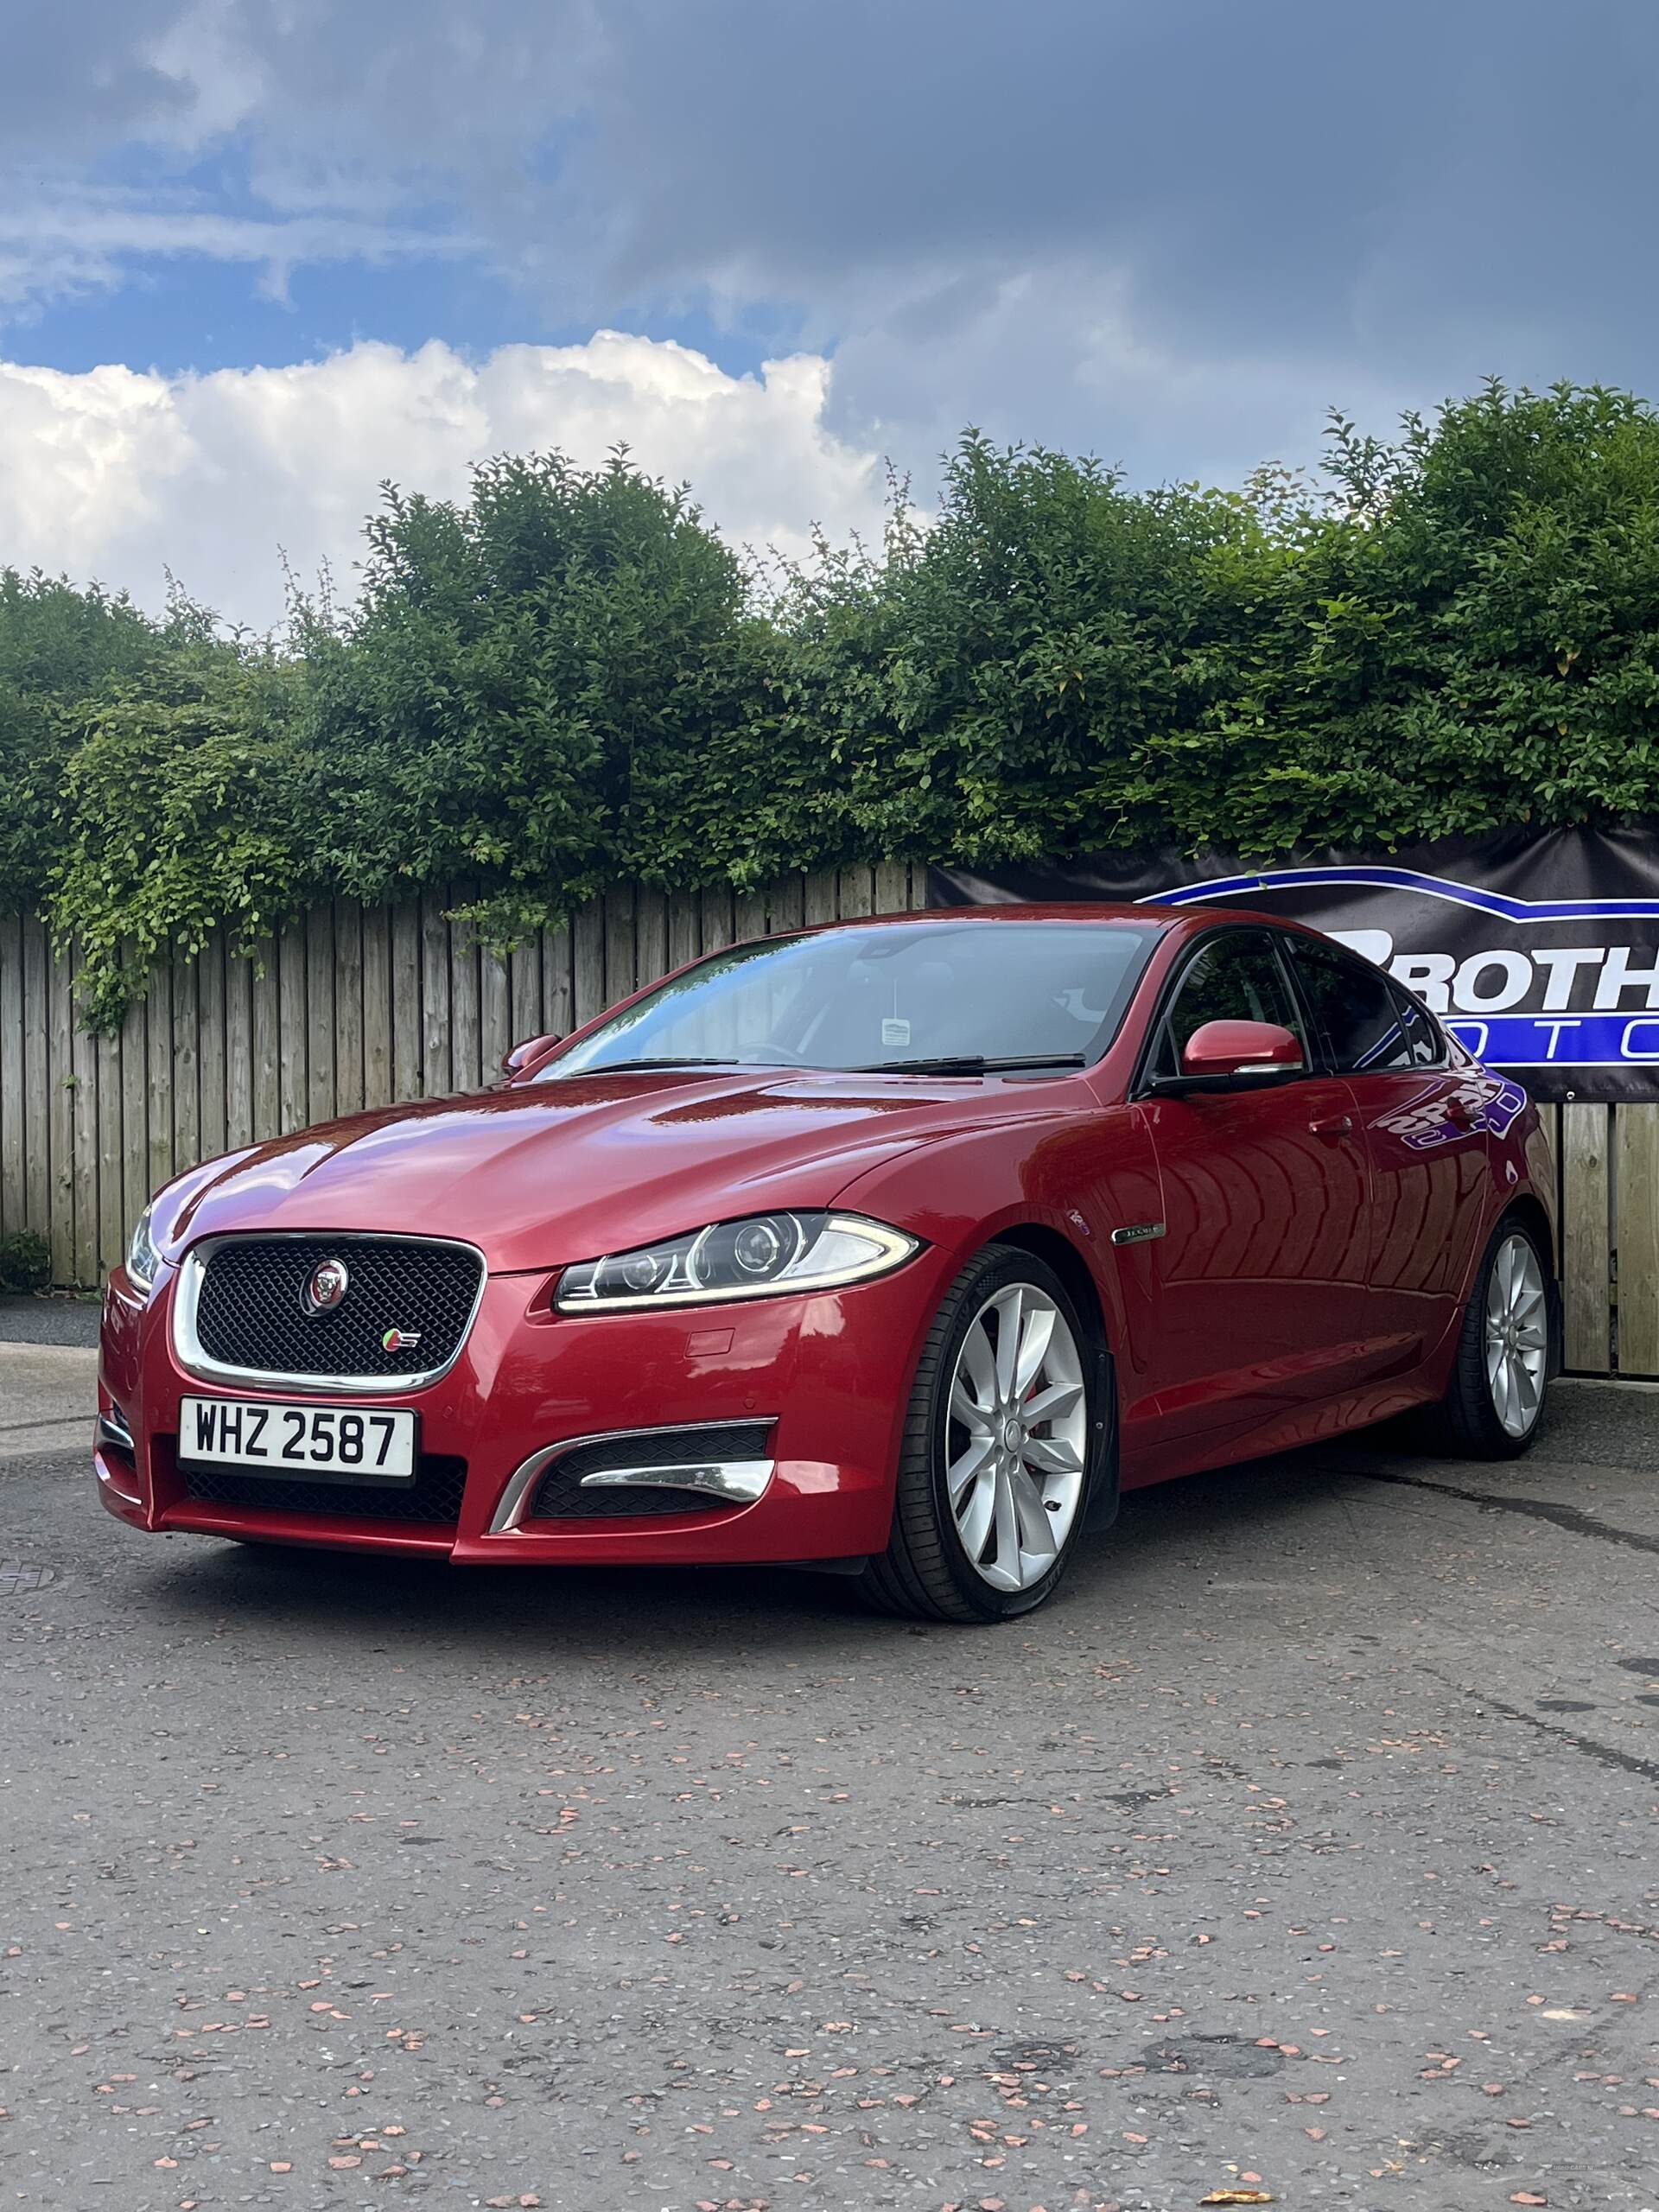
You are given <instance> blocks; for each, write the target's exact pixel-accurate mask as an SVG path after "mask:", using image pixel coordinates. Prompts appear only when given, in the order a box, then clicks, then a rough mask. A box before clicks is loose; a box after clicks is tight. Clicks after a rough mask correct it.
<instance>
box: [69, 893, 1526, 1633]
mask: <svg viewBox="0 0 1659 2212" xmlns="http://www.w3.org/2000/svg"><path fill="white" fill-rule="evenodd" d="M1554 1259H1555V1228H1554V1214H1553V1198H1552V1195H1551V1174H1550V1166H1549V1155H1548V1147H1547V1145H1546V1142H1545V1139H1544V1136H1543V1134H1542V1131H1541V1126H1540V1123H1539V1120H1538V1116H1537V1114H1536V1111H1535V1109H1534V1108H1533V1107H1532V1106H1531V1105H1530V1104H1529V1101H1528V1099H1527V1097H1526V1095H1525V1093H1524V1092H1523V1091H1522V1090H1521V1089H1520V1088H1519V1086H1518V1085H1516V1084H1515V1083H1513V1082H1511V1081H1509V1080H1507V1079H1505V1078H1504V1077H1503V1076H1501V1075H1499V1074H1496V1073H1493V1072H1491V1071H1488V1070H1486V1069H1485V1068H1484V1067H1483V1066H1481V1065H1479V1064H1478V1062H1477V1061H1476V1060H1474V1059H1473V1058H1471V1056H1470V1054H1469V1053H1468V1052H1466V1051H1465V1049H1464V1048H1463V1046H1461V1045H1460V1044H1459V1043H1458V1041H1457V1040H1456V1039H1454V1038H1452V1036H1450V1035H1449V1034H1448V1033H1446V1031H1445V1030H1444V1029H1443V1028H1442V1027H1440V1024H1439V1023H1438V1022H1437V1021H1436V1020H1435V1019H1434V1017H1433V1014H1431V1013H1429V1012H1428V1011H1427V1009H1426V1008H1425V1007H1423V1006H1422V1005H1421V1004H1420V1003H1419V1001H1417V1000H1416V999H1415V998H1414V997H1413V996H1411V995H1409V994H1408V992H1406V991H1405V990H1404V989H1403V988H1401V987H1400V986H1399V985H1397V984H1396V983H1395V982H1393V981H1392V980H1391V979H1390V978H1389V976H1386V975H1384V974H1383V973H1382V972H1381V971H1380V970H1379V969H1376V968H1373V967H1371V966H1370V965H1369V964H1368V963H1366V962H1364V961H1363V960H1362V959H1360V958H1359V957H1357V956H1356V955H1355V954H1353V953H1351V952H1350V951H1349V950H1345V949H1344V948H1343V947H1342V946H1340V945H1338V944H1334V943H1332V941H1331V940H1329V939H1327V938H1322V937H1319V936H1318V935H1316V934H1314V933H1313V932H1312V931H1307V930H1306V929H1303V928H1300V927H1298V926H1297V925H1294V924H1290V923H1287V922H1283V921H1279V920H1274V919H1272V918H1268V917H1265V916H1251V915H1248V914H1241V913H1239V912H1236V911H1228V912H1203V911H1197V912H1195V911H1192V910H1190V909H1182V910H1178V911H1173V912H1163V911H1160V910H1156V909H1148V908H1146V907H1140V906H1133V907H1112V906H1046V907H1024V908H1018V907H1007V906H1003V907H995V906H993V907H987V908H982V909H973V910H962V911H957V910H943V911H934V912H925V913H916V914H908V915H898V916H893V917H891V918H880V919H871V920H861V921H856V922H846V923H842V924H838V925H830V926H829V927H826V928H823V929H818V930H805V931H798V932H796V933H794V934H792V935H788V936H782V937H773V938H764V939H760V940H757V941H755V942H753V943H748V944H738V945H734V946H731V947H728V948H726V949H723V950H719V951H716V952H713V953H710V954H709V955H708V956H707V957H704V958H702V959H701V960H698V961H696V962H694V963H691V964H690V966H688V967H686V968H684V969H681V970H680V971H679V972H678V973H677V974H676V975H673V976H669V977H668V978H667V979H666V981H664V982H658V983H654V984H652V985H651V986H650V987H649V988H645V989H644V990H641V991H640V992H639V993H637V994H636V995H634V996H633V997H632V998H630V999H627V1000H626V1001H623V1002H622V1003H620V1005H618V1006H616V1007H613V1009H611V1010H610V1011H609V1012H607V1013H606V1014H603V1015H601V1017H599V1018H598V1019H597V1020H594V1021H592V1022H590V1023H588V1025H587V1026H586V1027H583V1028H582V1029H580V1030H579V1031H577V1032H576V1033H575V1034H573V1035H571V1036H570V1037H569V1038H565V1039H557V1038H552V1037H541V1038H536V1039H530V1040H527V1041H526V1042H525V1043H524V1044H523V1045H521V1046H518V1047H517V1048H516V1049H515V1050H514V1052H512V1053H511V1054H509V1056H508V1058H507V1061H506V1063H505V1073H504V1080H503V1082H502V1083H501V1084H499V1086H498V1087H496V1088H495V1089H493V1090H488V1091H485V1092H482V1093H480V1094H477V1095H469V1096H456V1097H448V1098H437V1099H427V1100H423V1101H421V1102H419V1103H414V1104H409V1105H402V1106H396V1107H391V1108H389V1109H384V1110H379V1111H375V1112H370V1113H365V1114H359V1115H357V1116H353V1117H352V1118H350V1119H349V1120H344V1121H340V1122H333V1123H329V1124H327V1125H324V1126H321V1127H319V1128H308V1129H306V1130H304V1131H302V1132H300V1133H298V1134H296V1135H289V1136H285V1137H283V1138H281V1139H279V1140H277V1141H274V1142H270V1143H265V1144H262V1145H258V1146H256V1147H252V1148H251V1149H248V1150H245V1151H241V1152H237V1153H232V1154H229V1155H228V1156H227V1157H226V1158H223V1159H219V1160H213V1161H209V1162H207V1163H205V1164H204V1165H202V1166H197V1167H194V1168H192V1169H191V1170H190V1171H189V1172H188V1173H186V1174H183V1175H181V1176H180V1177H178V1178H177V1179H176V1180H175V1181H173V1182H172V1183H170V1184H168V1185H167V1186H166V1187H165V1188H164V1189H163V1190H162V1191H161V1192H159V1193H158V1194H157V1196H156V1198H155V1199H154V1200H153V1201H152V1202H151V1204H150V1205H149V1209H148V1210H147V1211H146V1212H145V1213H144V1215H143V1218H142V1219H141V1220H140V1221H139V1222H138V1224H137V1226H136V1228H135V1230H134V1232H133V1236H132V1240H131V1248H130V1252H129V1254H128V1256H127V1259H126V1262H125V1264H124V1266H123V1267H121V1268H118V1269H116V1270H115V1272H114V1274H113V1275H112V1277H111V1281H110V1284H109V1287H108V1293H107V1296H106V1300H105V1316H104V1328H103V1348H102V1355H101V1363H100V1376H99V1415H98V1424H97V1436H96V1442H95V1464H96V1471H97V1478H98V1488H99V1495H100V1496H101V1497H102V1499H103V1501H104V1503H105V1505H106V1506H107V1507H108V1508H109V1510H111V1512H112V1513H114V1514H116V1515H117V1516H118V1517H119V1518H120V1519H122V1520H123V1521H125V1522H128V1523H130V1525H131V1526H132V1527H133V1528H135V1529H144V1530H149V1531H152V1532H154V1531H163V1532H174V1531H187V1530H188V1531H192V1532H194V1533H198V1534H200V1535H208V1536H219V1537H231V1538H237V1539H240V1540H243V1541H257V1542H261V1543H282V1544H293V1545H307V1544H308V1545H321V1546H327V1547H331V1548H337V1549H347V1550H353V1551H357V1552H361V1553H365V1554H375V1553H379V1554H422V1555H426V1556H429V1557H433V1558H436V1559H441V1560H448V1561H453V1562H454V1563H455V1564H457V1565H464V1566H470V1567H481V1566H487V1565H490V1564H508V1565H517V1566H524V1565H545V1566H548V1567H581V1566H593V1565H600V1564H606V1565H617V1564H627V1565H642V1564H658V1565H676V1566H686V1565H691V1564H696V1563H699V1562H702V1563H715V1562H718V1563H723V1564H728V1565H729V1564H733V1563H741V1562H747V1561H755V1562H771V1563H774V1564H779V1563H781V1564H789V1565H793V1566H800V1567H814V1568H818V1569H823V1570H828V1571H830V1572H835V1573H842V1574H845V1575H848V1576H851V1577H853V1578H855V1580H856V1582H857V1584H858V1586H859V1587H860V1588H861V1591H862V1592H864V1593H865V1594H866V1595H867V1596H868V1598H869V1599H871V1601H872V1602H874V1604H876V1605H879V1606H880V1607H883V1608H886V1609H888V1610H892V1611H900V1612H904V1613H908V1614H912V1615H916V1616H919V1617H922V1618H931V1619H944V1620H950V1621H960V1622H979V1621H995V1620H1000V1619H1004V1618H1010V1617H1013V1616H1016V1615H1019V1614H1021V1613H1023V1612H1026V1611H1028V1610H1029V1609H1030V1608H1032V1607H1033V1606H1035V1605H1039V1604H1040V1603H1042V1601H1043V1600H1044V1599H1046V1598H1048V1597H1049V1596H1050V1595H1051V1594H1052V1592H1053V1591H1054V1589H1055V1588H1056V1586H1057V1585H1058V1583H1059V1581H1060V1580H1061V1577H1062V1576H1063V1574H1064V1573H1065V1569H1066V1566H1067V1563H1068V1561H1069V1560H1071V1558H1072V1556H1073V1555H1074V1554H1075V1553H1076V1551H1077V1548H1078V1546H1079V1545H1080V1544H1081V1543H1083V1542H1084V1541H1086V1540H1087V1539H1088V1538H1089V1537H1090V1535H1093V1534H1094V1533H1096V1532H1097V1531H1101V1530H1103V1529H1107V1528H1108V1527H1109V1524H1110V1523H1111V1522H1112V1520H1113V1518H1114V1516H1116V1511H1117V1506H1118V1500H1119V1498H1120V1497H1121V1495H1122V1492H1123V1491H1126V1490H1130V1489H1135V1488H1136V1487H1139V1486H1141V1485H1142V1484H1149V1483H1155V1482H1160V1481H1163V1480H1166V1478H1170V1477H1173V1476H1178V1475H1184V1474H1187V1473H1191V1472H1192V1471H1195V1470H1198V1469H1201V1468H1206V1467H1212V1466H1216V1465H1220V1464H1222V1463H1224V1462H1229V1461H1234V1460H1240V1459H1249V1458H1252V1457H1255V1456H1257V1455H1260V1454H1262V1453H1264V1452H1277V1451H1280V1450H1282V1449H1284V1448H1286V1447H1287V1446H1294V1445H1297V1444H1301V1443H1305V1442H1307V1441H1309V1440H1313V1439H1316V1438H1317V1439H1325V1438H1329V1437H1332V1436H1333V1435H1335V1434H1337V1433H1339V1432H1342V1431H1345V1430H1350V1429H1355V1428H1358V1427H1363V1425H1365V1424H1367V1423H1370V1422H1375V1421H1383V1420H1385V1419H1387V1418H1389V1417H1390V1416H1392V1415H1395V1414H1400V1413H1403V1412H1405V1411H1407V1410H1408V1409H1409V1408H1424V1409H1427V1410H1428V1412H1429V1416H1430V1418H1431V1420H1433V1421H1435V1422H1437V1423H1438V1425H1439V1428H1440V1435H1441V1438H1442V1440H1443V1442H1444V1445H1445V1446H1446V1448H1447V1449H1448V1450H1455V1451H1458V1452H1467V1453H1471V1454H1479V1455H1485V1456H1490V1457H1507V1456H1510V1455H1511V1454H1514V1453H1517V1452H1522V1451H1524V1450H1525V1449H1526V1447H1527V1446H1528V1445H1529V1443H1530V1441H1531V1440H1532V1439H1533V1436H1534V1435H1535V1432H1536V1428H1537V1425H1538V1421H1539V1419H1540V1415H1541V1409H1542V1406H1543V1402H1544V1394H1545V1389H1546V1385H1547V1383H1548V1378H1549V1376H1550V1375H1551V1374H1552V1373H1553V1371H1554V1367H1555V1364H1556V1344H1557V1338H1558V1331H1557V1327H1556V1324H1555V1309H1556V1300H1555V1298H1554V1274H1555V1266H1554Z"/></svg>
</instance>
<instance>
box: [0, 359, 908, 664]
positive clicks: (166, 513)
mask: <svg viewBox="0 0 1659 2212" xmlns="http://www.w3.org/2000/svg"><path fill="white" fill-rule="evenodd" d="M828 397H829V364H828V363H827V362H826V361H824V360H823V359H820V358H818V357H817V356H813V355H800V356H797V357H796V358H794V359H790V360H784V361H770V362H768V363H766V365H765V366H764V368H763V369H762V371H761V372H760V375H759V376H758V377H732V376H728V375H727V374H726V373H725V372H723V371H722V370H721V369H719V368H717V367H716V366H715V364H714V363H713V362H712V361H709V360H708V359H705V358H704V356H703V355H702V354H701V353H694V352H692V351H690V349H689V348H688V347H685V346H677V345H671V344H663V343H658V342H657V341H655V340H651V339H648V338H636V337H630V336H627V335H626V334H622V333H620V332H616V331H601V332H599V333H598V334H596V335H595V336H594V338H592V339H590V340H588V343H587V344H586V345H582V346H503V347H502V348H501V349H500V350H499V352H497V353H493V354H491V355H490V356H489V357H488V358H487V359H485V360H483V361H482V362H480V363H479V364H476V365H474V364H472V363H469V362H467V360H465V359H462V358H461V355H459V354H458V353H454V352H453V351H451V349H450V348H449V347H448V346H443V345H440V344H437V343H435V342H434V343H432V344H430V345H427V346H423V347H422V348H421V349H420V351H419V352H418V353H412V354H405V353H400V352H399V351H398V350H397V348H396V347H395V346H384V345H368V344H365V345H359V346H353V348H352V349H351V351H350V352H348V353H336V354H333V355H331V356H329V357H328V358H327V359H324V360H321V361H316V362H313V363H308V364H305V365H300V366H297V367H292V368H254V369H226V370H220V371H218V372H214V373H213V374H211V375H206V376H179V377H165V376H162V375H158V374H155V373H151V374H148V375H145V374H140V373H138V372H135V371H133V370H131V369H127V368H122V367H105V368H98V369H93V370H91V371H89V372H86V373H84V374H79V375H72V374H69V373H67V372H63V371H60V370H56V369H47V368H33V367H28V366H24V365H20V364H16V363H4V362H0V562H4V563H10V564H12V565H14V566H17V567H23V568H29V567H36V566H38V567H41V568H43V569H48V571H54V572H56V571H60V570H61V571H64V572H67V574H68V575H72V576H75V577H79V578H86V577H91V576H97V577H99V579H100V580H101V581H103V582H105V583H106V584H109V585H111V586H115V587H125V588H128V589H130V591H131V592H132V594H133V595H134V597H135V598H137V600H139V601H141V602H142V603H143V605H145V606H148V607H159V606H160V605H161V604H162V600H163V597H164V593H165V580H164V575H163V570H164V569H172V570H173V572H174V573H175V575H177V576H178V578H179V579H180V581H181V582H182V583H183V585H184V586H185V588H187V589H188V591H190V592H191V593H192V594H194V595H195V596H197V597H199V598H201V599H205V600H207V601H208V602H209V603H210V604H211V605H213V606H214V607H217V608H218V609H219V612H220V613H222V614H224V615H225V616H226V618H227V619H229V620H233V621H241V622H246V623H250V624H252V625H253V626H255V627H257V628H264V627H267V626H270V625H271V624H273V623H275V622H276V621H277V620H279V618H280V616H281V613H282V611H283V579H282V572H281V567H280V563H279V560H278V551H277V549H278V548H279V547H280V548H282V550H283V551H284V552H285V553H286V555H287V556H288V559H289V562H290V563H291V564H292V565H293V567H294V569H296V571H297V572H298V574H299V575H301V576H302V577H305V578H308V577H310V576H312V575H315V571H316V569H317V568H318V566H319V564H320V563H322V562H325V561H326V562H327V563H328V564H329V565H330V566H331V567H332V568H333V569H334V573H335V576H336V580H337V583H338V584H339V586H340V588H341V589H342V590H346V591H348V590H349V589H350V588H351V587H352V583H353V563H354V562H355V561H356V560H357V558H358V557H359V552H360V550H361V537H360V532H361V526H362V522H363V518H364V517H365V514H367V513H368V512H369V511H370V510H371V509H372V507H373V505H375V503H376V498H377V490H378V486H379V484H380V483H381V482H382V481H383V480H385V479H387V478H391V480H394V481H396V482H397V483H399V484H401V485H402V486H404V487H405V488H406V489H409V490H411V491H419V492H424V493H429V494H432V495H434V496H437V497H444V498H463V497H465V495H466V492H467V480H468V477H467V472H468V468H469V466H470V465H471V464H472V463H473V462H474V461H480V460H483V459H485V458H486V457H487V456H488V455H490V454H495V453H504V452H508V453H511V452H527V451H530V450H531V449H532V448H539V447H547V446H557V447H559V448H562V449H563V451H565V452H566V453H568V454H570V455H571V456H572V457H573V458H574V459H575V461H578V462H580V463H582V464H583V465H586V466H592V465H594V464H595V463H597V462H599V461H602V460H603V458H604V456H605V454H606V453H607V451H608V450H609V448H611V447H612V446H613V445H615V444H617V443H618V442H626V443H627V445H628V446H629V447H630V448H632V452H633V454H634V457H635V459H636V460H637V461H639V464H640V466H641V467H645V468H646V469H647V470H649V471H650V472H651V473H652V474H658V475H663V476H666V477H668V478H670V479H671V480H680V479H681V478H688V479H690V482H691V483H692V485H693V487H694V489H695V491H696V495H697V497H698V499H700V500H701V502H702V505H703V506H704V508H705V510H706V512H708V514H709V518H710V519H711V520H713V521H714V522H715V523H717V524H719V525H720V526H721V529H722V530H723V531H724V532H725V534H726V535H727V536H728V537H729V538H731V539H734V540H735V541H739V542H741V543H747V544H750V545H753V546H755V547H757V548H764V547H766V546H768V545H776V546H778V547H779V548H780V549H782V550H785V551H789V552H794V553H804V551H806V550H807V549H808V532H809V530H810V525H811V524H813V523H815V522H817V523H821V524H823V526H824V527H825V528H826V529H827V530H828V531H829V533H830V535H831V536H832V537H840V536H843V535H844V534H845V533H846V532H847V531H850V530H861V531H879V529H880V518H881V510H882V504H883V494H884V481H883V474H882V469H881V465H880V459H879V457H878V456H877V455H876V454H874V453H872V452H868V451H863V450H861V449H859V448H856V447H855V446H853V445H851V444H849V443H848V442H845V441H844V440H842V439H841V438H838V437H836V435H833V434H832V433H831V432H830V431H829V429H827V428H826V427H825V422H824V416H825V410H826V405H827V402H828Z"/></svg>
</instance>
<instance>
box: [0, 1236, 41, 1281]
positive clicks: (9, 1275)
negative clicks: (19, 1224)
mask: <svg viewBox="0 0 1659 2212" xmlns="http://www.w3.org/2000/svg"><path fill="white" fill-rule="evenodd" d="M51 1279H52V1252H51V1248H50V1247H49V1246H48V1243H47V1241H46V1239H45V1237H44V1236H36V1235H35V1232H34V1230H32V1229H19V1230H14V1231H13V1232H12V1234H11V1235H10V1236H0V1294H5V1295H7V1296H13V1295H16V1294H20V1293H22V1292H25V1291H34V1290H44V1289H45V1288H46V1286H47V1284H48V1282H49V1281H51Z"/></svg>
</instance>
